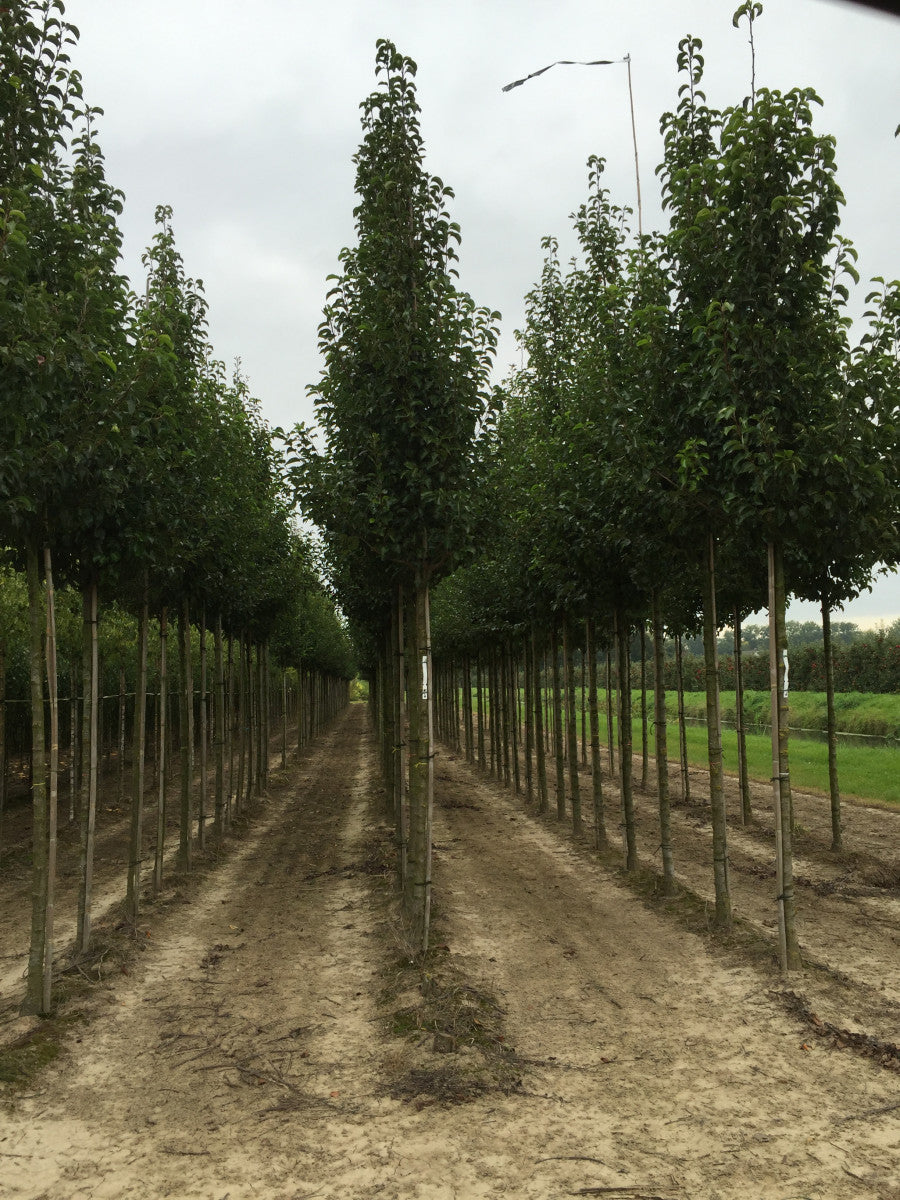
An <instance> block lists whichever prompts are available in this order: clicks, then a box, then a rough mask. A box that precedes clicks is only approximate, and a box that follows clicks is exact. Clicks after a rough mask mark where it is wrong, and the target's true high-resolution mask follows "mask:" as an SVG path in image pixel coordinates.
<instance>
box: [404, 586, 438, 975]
mask: <svg viewBox="0 0 900 1200" xmlns="http://www.w3.org/2000/svg"><path fill="white" fill-rule="evenodd" d="M428 599H429V597H428V581H427V578H425V577H424V576H423V575H422V574H419V576H418V578H417V579H416V586H415V589H414V594H413V603H412V605H411V606H410V607H411V614H412V617H413V620H412V623H411V628H410V655H409V658H410V668H411V669H410V672H409V677H410V685H411V686H410V689H409V690H410V697H409V856H408V867H409V878H408V886H407V917H408V920H409V924H410V931H411V936H412V941H413V945H415V946H416V948H417V949H418V950H420V951H421V952H422V953H424V952H425V951H426V950H427V949H428V933H429V925H430V915H431V822H432V804H433V795H434V782H433V780H434V758H433V745H434V743H433V725H432V722H433V679H432V670H431V645H430V618H429V604H428Z"/></svg>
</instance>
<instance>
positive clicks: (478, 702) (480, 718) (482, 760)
mask: <svg viewBox="0 0 900 1200" xmlns="http://www.w3.org/2000/svg"><path fill="white" fill-rule="evenodd" d="M475 707H476V710H477V722H476V729H477V740H478V766H479V767H480V768H481V770H482V771H486V770H487V751H486V749H485V744H484V678H483V673H482V666H481V651H480V650H479V651H478V654H477V655H476V656H475Z"/></svg>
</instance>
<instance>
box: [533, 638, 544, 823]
mask: <svg viewBox="0 0 900 1200" xmlns="http://www.w3.org/2000/svg"><path fill="white" fill-rule="evenodd" d="M531 657H532V675H533V688H534V698H533V703H534V749H535V758H536V766H537V793H538V812H539V813H540V814H541V816H543V815H544V813H546V811H547V796H548V791H547V752H546V746H545V744H544V688H543V687H542V685H541V655H540V654H539V653H538V640H537V626H536V625H535V624H534V623H533V622H532V625H531Z"/></svg>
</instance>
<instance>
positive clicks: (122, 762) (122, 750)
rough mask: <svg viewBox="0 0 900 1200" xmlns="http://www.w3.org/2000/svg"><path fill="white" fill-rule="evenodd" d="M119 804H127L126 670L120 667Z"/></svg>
mask: <svg viewBox="0 0 900 1200" xmlns="http://www.w3.org/2000/svg"><path fill="white" fill-rule="evenodd" d="M118 759H119V804H124V803H125V668H124V667H119V735H118Z"/></svg>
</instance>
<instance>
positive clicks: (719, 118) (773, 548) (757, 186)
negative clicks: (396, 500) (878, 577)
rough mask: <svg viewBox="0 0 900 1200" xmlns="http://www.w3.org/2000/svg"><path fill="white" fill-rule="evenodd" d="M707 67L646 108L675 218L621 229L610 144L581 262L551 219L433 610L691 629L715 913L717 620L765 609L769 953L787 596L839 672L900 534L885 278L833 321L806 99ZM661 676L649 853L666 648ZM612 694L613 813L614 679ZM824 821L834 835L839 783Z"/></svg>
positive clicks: (787, 947) (897, 293)
mask: <svg viewBox="0 0 900 1200" xmlns="http://www.w3.org/2000/svg"><path fill="white" fill-rule="evenodd" d="M760 13H761V6H760V5H759V4H754V3H745V4H743V5H741V7H740V8H739V9H738V10H737V12H736V13H735V23H736V24H737V23H738V22H739V21H741V20H746V21H747V22H748V23H749V26H750V33H751V47H752V45H753V35H754V24H755V21H756V19H757V18H758V17H759V15H760ZM703 65H704V64H703V58H702V54H701V46H700V43H699V42H698V41H697V40H696V39H693V38H690V37H689V38H685V39H684V40H683V41H682V43H681V45H680V47H679V53H678V67H679V71H680V73H681V76H682V80H683V82H682V84H681V87H680V89H679V97H680V99H679V104H678V107H677V110H676V111H675V112H674V113H668V114H666V115H665V116H664V117H663V118H662V122H661V126H662V132H663V139H664V147H665V151H664V159H663V162H662V163H661V164H660V166H659V168H658V170H657V173H658V175H659V177H660V180H661V183H662V196H663V205H664V208H665V209H666V210H667V212H668V214H669V221H670V224H669V229H668V231H667V232H666V233H664V234H651V235H645V236H643V237H640V238H638V239H637V240H634V239H632V238H631V237H630V235H629V229H628V217H629V213H628V211H627V210H626V209H622V208H617V207H615V206H614V205H613V204H612V203H611V201H610V198H609V195H608V193H607V191H606V190H605V189H604V187H603V184H602V179H603V163H602V161H601V160H599V159H592V160H591V161H590V163H589V195H588V199H587V201H586V202H585V203H584V204H583V205H582V206H581V207H580V208H579V210H578V211H577V213H576V214H575V216H574V223H575V232H576V235H577V238H578V244H579V251H580V252H579V258H578V260H575V261H573V262H572V263H571V264H569V266H568V267H567V268H566V267H564V266H563V265H562V264H561V262H560V260H559V256H558V251H557V244H556V242H555V241H554V240H553V239H547V240H546V242H545V249H546V251H547V257H546V259H545V262H544V268H543V272H542V276H541V280H540V282H539V284H538V285H537V286H536V287H535V289H534V290H533V291H532V292H531V293H530V295H529V297H528V305H527V320H526V325H525V328H524V330H523V331H522V332H521V335H520V337H521V342H522V345H523V347H524V349H525V351H526V352H527V363H526V365H525V366H524V367H523V369H522V370H520V371H519V372H517V373H516V374H515V375H514V376H513V378H512V379H511V380H510V382H509V385H508V401H507V404H506V406H505V409H504V411H503V414H502V416H501V418H500V420H499V422H498V427H497V435H496V439H495V443H494V447H493V456H492V465H491V471H490V480H489V483H488V485H487V487H486V488H485V491H484V493H483V495H484V496H485V497H486V501H487V506H488V514H486V520H490V522H491V524H492V530H491V535H490V537H489V539H488V540H487V544H489V546H490V548H491V549H490V553H488V554H485V555H483V557H482V558H481V560H480V561H479V563H478V564H477V566H476V567H472V568H468V569H467V570H466V571H465V572H464V573H462V574H461V575H459V576H458V577H456V578H455V579H453V580H449V581H448V582H447V583H446V584H445V585H444V587H445V588H447V589H452V591H453V594H452V595H448V597H447V608H448V609H450V610H451V611H455V612H457V613H464V614H466V615H465V624H466V626H467V628H466V629H464V630H461V631H460V632H461V633H462V634H463V637H464V640H463V641H462V642H457V643H455V646H454V649H455V650H456V652H468V653H471V650H472V642H473V638H475V639H476V644H479V645H480V648H481V649H482V650H485V649H487V648H488V647H490V646H493V647H495V648H496V649H497V650H500V651H501V652H506V651H502V648H503V647H504V646H509V645H511V644H516V645H519V646H521V645H523V644H524V645H532V644H536V645H537V646H538V647H540V648H543V647H544V646H545V645H548V644H549V645H550V646H551V653H550V663H551V667H553V668H554V669H555V664H556V663H557V660H560V661H561V662H563V663H566V664H567V663H568V661H569V654H570V653H571V651H568V652H566V651H562V652H561V653H560V654H557V652H556V650H555V649H553V647H554V646H555V645H556V644H557V643H559V644H560V645H562V644H563V643H564V640H565V638H566V636H572V635H571V632H569V633H568V634H567V632H566V631H571V630H572V629H574V628H579V629H580V628H581V627H582V624H583V623H584V622H587V625H586V634H585V635H578V636H579V637H586V641H587V646H588V649H587V656H588V662H589V663H590V662H593V661H594V654H593V650H592V633H591V627H592V626H593V624H594V622H596V626H597V630H598V634H597V637H598V639H599V644H600V645H601V646H610V647H612V648H613V653H614V654H615V655H616V656H617V657H618V659H619V677H620V678H623V679H624V678H627V677H628V658H629V645H630V643H631V641H632V637H633V635H634V633H635V632H636V631H638V630H641V631H642V630H643V629H644V626H645V623H648V624H649V625H650V627H651V629H652V642H653V645H654V647H655V650H656V653H657V655H660V656H661V654H662V647H663V645H664V638H665V635H666V633H668V634H669V635H670V636H671V637H673V638H680V637H681V636H682V635H685V634H693V633H694V632H695V631H696V630H698V629H702V632H703V648H704V662H703V671H704V678H705V687H706V692H707V727H708V738H709V742H708V750H709V775H710V794H711V815H712V824H713V876H714V885H715V896H716V920H717V922H718V923H719V924H720V925H723V926H727V925H728V924H729V922H730V920H731V899H730V893H729V886H728V869H727V830H726V820H725V803H724V791H723V778H722V751H721V733H720V718H719V701H718V692H719V664H718V646H717V631H718V629H719V628H720V627H721V625H723V624H726V623H727V624H729V625H731V626H732V628H733V631H734V637H735V643H736V645H737V646H739V645H740V639H741V622H742V620H743V618H744V617H746V616H747V615H748V614H750V613H752V612H755V611H757V610H759V609H760V608H762V607H767V608H768V610H769V617H770V634H769V640H770V661H769V683H770V686H771V695H772V709H773V711H772V727H773V770H772V775H773V792H774V802H775V809H776V814H777V816H776V842H777V846H776V864H777V868H778V886H777V896H778V901H779V918H780V926H781V933H782V956H783V962H784V963H785V965H786V966H793V965H796V963H797V961H798V952H797V943H796V934H795V932H794V920H793V903H794V901H793V886H792V863H791V805H790V774H789V763H788V693H787V677H786V673H785V667H786V650H787V638H786V629H785V608H786V601H787V597H788V595H789V594H793V595H795V596H797V597H800V598H803V599H811V600H816V601H818V602H819V603H820V604H821V606H822V615H823V635H824V652H823V660H824V664H825V667H824V669H825V673H826V687H827V688H828V690H829V691H832V690H833V681H832V680H831V678H830V665H831V661H832V649H831V638H830V616H831V611H832V608H833V607H834V606H836V605H839V604H841V603H842V602H843V601H845V600H847V599H849V598H851V597H853V596H855V595H857V594H858V593H859V591H860V589H861V588H863V587H865V586H866V584H867V583H868V581H869V579H870V577H871V573H872V571H873V569H874V568H875V566H876V564H877V563H879V562H887V563H889V564H895V563H896V561H897V557H898V549H900V545H898V511H897V496H898V488H897V485H898V478H897V473H898V465H900V459H898V444H897V433H898V416H900V371H898V360H897V349H898V338H900V284H897V283H894V284H890V285H888V284H886V283H884V282H883V281H880V280H879V281H876V284H875V286H874V290H873V291H872V292H870V293H869V295H868V297H867V299H868V304H869V308H868V311H867V313H866V316H865V318H864V321H863V324H862V332H861V334H860V335H859V337H858V340H857V342H856V344H854V345H851V343H850V331H851V322H850V319H849V316H848V306H849V299H850V287H851V285H852V284H854V283H855V282H856V273H855V270H854V267H853V262H854V258H855V255H854V253H853V250H852V247H851V246H850V244H849V243H848V242H847V240H846V239H844V238H843V237H842V236H841V234H840V232H839V215H840V207H841V203H842V196H841V193H840V189H839V187H838V185H837V181H836V178H835V152H834V144H833V141H832V139H831V138H829V137H826V136H823V135H821V134H819V133H817V132H816V131H815V130H814V128H813V108H814V106H815V105H816V104H817V103H818V100H817V97H816V96H815V94H814V93H813V92H812V91H811V90H809V89H795V90H792V91H790V92H787V93H781V92H775V91H769V90H764V89H759V90H757V89H755V88H754V89H753V90H752V91H751V94H750V95H749V96H748V97H746V98H744V99H743V100H742V101H741V102H739V103H737V104H735V105H734V106H732V107H730V108H726V109H723V110H717V109H712V108H710V107H709V106H708V105H707V103H706V98H705V96H704V93H703V91H702V82H703ZM475 621H478V622H479V624H478V625H477V628H473V623H474V622H475ZM523 639H524V642H523ZM582 644H585V643H584V642H582ZM532 653H534V652H532ZM524 661H526V662H527V658H526V659H525V660H524ZM739 662H740V659H739V656H737V655H736V656H735V664H736V670H735V674H736V685H737V688H738V690H739V691H740V689H741V686H742V681H741V678H740V669H739ZM565 674H566V676H568V674H569V671H568V667H567V666H566V667H565ZM655 677H656V679H658V680H659V686H658V687H657V689H656V705H657V709H656V724H657V753H658V757H657V775H658V788H659V806H660V824H661V841H662V845H663V848H664V850H663V857H664V862H665V847H666V844H667V834H666V829H667V824H668V799H667V793H668V787H667V768H666V743H665V696H664V680H665V672H664V670H663V664H662V661H661V660H660V661H659V662H658V664H657V667H656V670H655ZM553 691H554V693H555V692H556V691H557V685H556V682H555V681H554V685H553ZM593 691H594V685H593V684H592V685H591V692H590V694H593ZM619 698H620V704H621V709H620V713H619V729H620V737H621V739H622V742H621V746H620V778H619V789H620V796H621V804H622V808H623V813H624V821H625V826H626V830H627V828H628V826H629V823H630V822H629V818H628V810H629V805H630V790H631V779H630V772H631V754H630V747H628V746H627V744H626V743H627V741H628V739H629V738H630V729H631V717H630V712H629V711H628V710H629V707H630V703H631V697H630V689H629V688H627V687H626V688H623V689H621V690H620V692H619ZM526 711H528V705H526ZM526 732H527V731H526ZM557 753H559V751H557ZM570 761H571V758H570ZM595 786H596V787H597V788H598V789H599V787H600V781H599V779H597V780H596V783H595ZM557 787H558V794H559V793H560V792H562V789H563V779H562V777H561V774H559V772H558V784H557ZM571 790H572V793H573V797H574V796H575V795H577V781H576V779H575V778H574V777H573V778H572V781H571ZM574 804H575V801H574V799H573V807H574ZM832 819H833V841H834V845H835V847H836V848H839V847H840V844H841V829H840V811H839V794H838V793H837V791H836V788H835V803H834V805H833V814H832ZM633 863H634V859H633V856H632V852H631V849H629V853H628V864H629V865H633ZM665 870H666V875H667V878H669V875H670V867H665Z"/></svg>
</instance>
